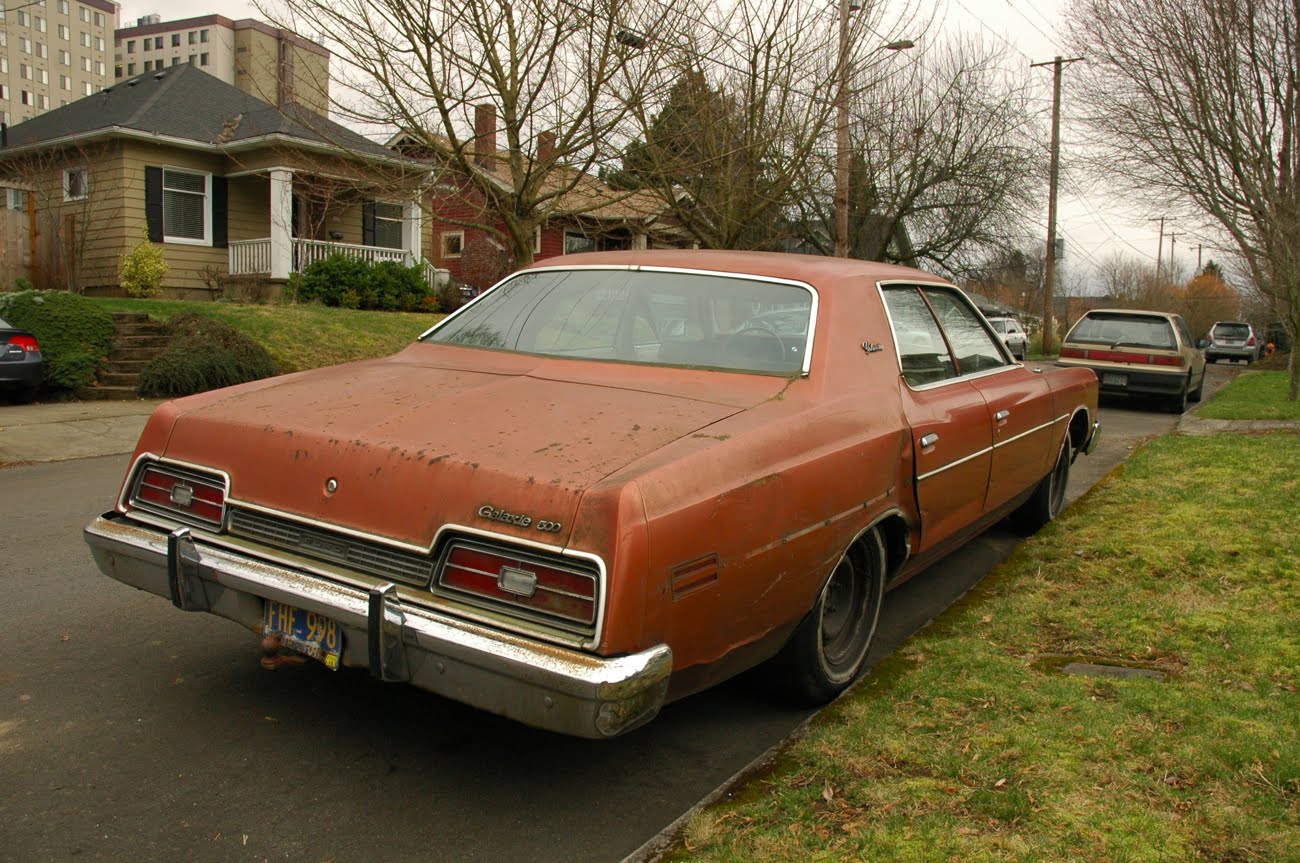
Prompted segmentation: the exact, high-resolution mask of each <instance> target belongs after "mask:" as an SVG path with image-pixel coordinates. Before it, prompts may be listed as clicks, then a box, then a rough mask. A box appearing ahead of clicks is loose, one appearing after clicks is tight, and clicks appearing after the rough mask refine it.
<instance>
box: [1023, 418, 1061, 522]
mask: <svg viewBox="0 0 1300 863" xmlns="http://www.w3.org/2000/svg"><path fill="white" fill-rule="evenodd" d="M1069 483H1070V436H1069V435H1066V436H1065V440H1064V441H1063V442H1062V443H1061V451H1060V453H1058V454H1057V456H1056V464H1055V465H1053V466H1052V471H1051V473H1049V474H1048V475H1047V476H1045V477H1043V479H1042V480H1041V481H1040V482H1039V483H1038V485H1037V486H1035V487H1034V493H1033V494H1031V495H1030V496H1029V500H1027V501H1025V502H1024V503H1022V504H1021V505H1020V506H1019V507H1017V508H1016V510H1015V512H1013V513H1011V524H1012V525H1013V526H1014V527H1015V528H1016V530H1019V531H1020V532H1021V533H1025V534H1030V533H1034V532H1035V531H1037V530H1039V529H1040V528H1042V527H1044V526H1045V525H1047V524H1048V523H1049V522H1050V521H1052V520H1053V519H1054V518H1056V517H1057V516H1058V515H1060V514H1061V510H1063V509H1065V487H1066V486H1067V485H1069Z"/></svg>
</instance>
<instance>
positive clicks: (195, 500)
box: [131, 464, 226, 527]
mask: <svg viewBox="0 0 1300 863" xmlns="http://www.w3.org/2000/svg"><path fill="white" fill-rule="evenodd" d="M131 503H132V504H133V505H135V506H138V507H140V508H142V509H148V510H153V511H154V512H163V513H165V514H167V515H174V516H176V517H178V518H180V519H181V520H183V521H189V522H197V523H199V524H200V525H203V526H213V527H220V526H221V523H222V520H223V518H224V516H225V509H226V484H225V482H224V481H223V480H222V479H221V478H219V477H215V476H204V475H202V474H197V473H193V472H191V471H186V470H180V469H178V468H173V467H171V466H170V465H160V464H151V465H148V466H146V467H145V468H144V469H143V470H141V471H140V475H139V476H138V477H137V478H136V481H135V485H134V486H133V487H132V490H131Z"/></svg>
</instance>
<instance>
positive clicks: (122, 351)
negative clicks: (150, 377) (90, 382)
mask: <svg viewBox="0 0 1300 863" xmlns="http://www.w3.org/2000/svg"><path fill="white" fill-rule="evenodd" d="M166 347H167V331H166V329H165V328H164V326H163V325H162V324H161V323H158V322H157V321H151V320H150V319H149V316H148V315H146V314H142V313H138V312H114V313H113V346H112V349H111V350H110V351H109V352H108V365H106V366H105V367H104V370H103V371H101V372H100V373H99V383H98V386H93V387H82V388H81V389H80V390H78V391H77V397H78V398H80V399H83V400H86V401H102V400H109V399H136V398H139V397H140V393H139V387H140V372H142V371H143V370H144V368H145V366H147V365H149V363H150V362H152V361H153V359H154V357H156V356H158V355H159V354H160V353H162V352H163V350H165V349H166Z"/></svg>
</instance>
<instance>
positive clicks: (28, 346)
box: [9, 336, 41, 354]
mask: <svg viewBox="0 0 1300 863" xmlns="http://www.w3.org/2000/svg"><path fill="white" fill-rule="evenodd" d="M9 344H11V345H14V346H16V347H20V348H22V349H23V350H25V351H27V352H28V353H33V354H34V353H36V352H37V351H39V350H40V349H41V346H40V345H38V344H37V343H36V337H35V336H10V337H9Z"/></svg>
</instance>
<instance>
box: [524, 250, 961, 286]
mask: <svg viewBox="0 0 1300 863" xmlns="http://www.w3.org/2000/svg"><path fill="white" fill-rule="evenodd" d="M601 266H607V267H636V266H642V267H667V268H672V269H683V270H706V271H715V272H719V273H729V274H740V275H755V276H767V277H769V278H777V279H789V280H792V281H802V282H809V283H811V284H818V283H829V282H837V281H840V280H842V279H845V278H862V277H865V278H868V279H871V280H873V281H911V282H918V281H919V282H929V283H934V282H940V283H943V284H952V283H951V282H950V281H949V280H948V279H945V278H943V277H942V276H937V275H935V274H933V273H927V272H925V271H923V270H915V269H912V268H911V267H900V266H898V265H896V264H883V263H881V262H879V261H860V260H857V259H855V258H832V257H827V256H824V255H796V254H791V253H788V252H748V251H734V250H720V249H651V250H636V251H621V252H584V253H582V254H575V255H563V256H561V257H558V258H544V259H542V260H540V261H536V262H535V263H533V264H532V265H531V266H530V267H528V268H527V269H548V268H559V269H568V268H571V267H601Z"/></svg>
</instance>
